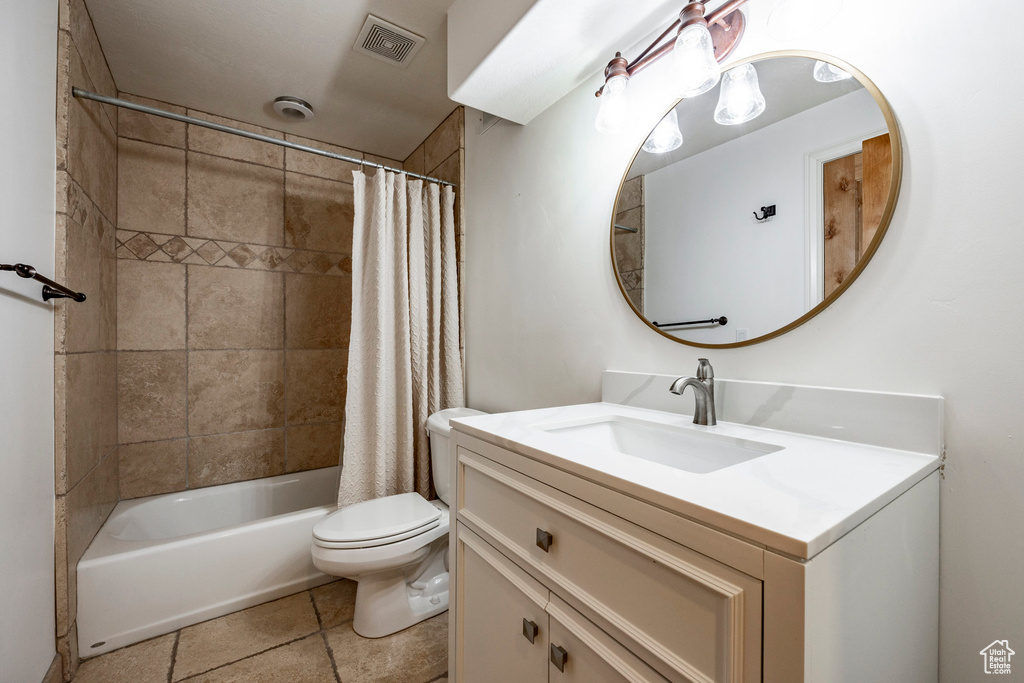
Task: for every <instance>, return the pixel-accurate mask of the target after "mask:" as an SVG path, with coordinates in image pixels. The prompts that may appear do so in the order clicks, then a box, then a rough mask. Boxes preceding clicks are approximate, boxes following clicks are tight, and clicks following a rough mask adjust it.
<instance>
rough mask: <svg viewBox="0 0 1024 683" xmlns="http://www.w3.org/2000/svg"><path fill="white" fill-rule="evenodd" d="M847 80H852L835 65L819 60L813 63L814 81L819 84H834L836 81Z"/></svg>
mask: <svg viewBox="0 0 1024 683" xmlns="http://www.w3.org/2000/svg"><path fill="white" fill-rule="evenodd" d="M847 78H853V75H852V74H851V73H850V72H849V71H845V70H843V69H840V68H839V67H838V66H836V65H835V64H829V63H828V62H823V61H821V60H820V59H819V60H818V61H816V62H814V80H816V81H818V82H820V83H835V82H836V81H845V80H846V79H847Z"/></svg>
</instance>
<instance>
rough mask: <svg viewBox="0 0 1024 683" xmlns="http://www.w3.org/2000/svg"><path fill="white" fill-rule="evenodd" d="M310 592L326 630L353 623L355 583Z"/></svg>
mask: <svg viewBox="0 0 1024 683" xmlns="http://www.w3.org/2000/svg"><path fill="white" fill-rule="evenodd" d="M289 438H290V437H289ZM310 592H311V593H312V595H313V602H314V603H315V604H316V611H317V612H318V613H319V614H320V622H321V623H322V624H323V625H324V628H333V627H335V626H340V625H341V624H344V623H347V622H350V621H352V617H353V616H354V615H355V611H356V582H355V581H352V580H350V579H342V580H341V581H334V582H332V583H329V584H327V585H325V586H317V587H316V588H314V589H313V590H312V591H310Z"/></svg>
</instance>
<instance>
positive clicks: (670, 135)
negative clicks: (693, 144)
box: [644, 109, 683, 154]
mask: <svg viewBox="0 0 1024 683" xmlns="http://www.w3.org/2000/svg"><path fill="white" fill-rule="evenodd" d="M682 144H683V134H682V133H681V132H679V117H678V116H676V110H675V109H672V110H671V111H669V113H668V114H665V118H663V119H662V120H661V122H660V123H658V125H657V126H655V127H654V130H653V131H651V134H650V135H649V136H647V140H646V141H645V142H644V151H645V152H650V153H651V154H664V153H665V152H671V151H672V150H674V149H678V148H679V146H680V145H682Z"/></svg>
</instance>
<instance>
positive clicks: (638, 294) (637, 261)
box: [615, 176, 644, 313]
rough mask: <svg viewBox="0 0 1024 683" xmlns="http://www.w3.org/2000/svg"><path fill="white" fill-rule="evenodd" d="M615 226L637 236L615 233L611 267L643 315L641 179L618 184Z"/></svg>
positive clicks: (642, 180) (642, 181)
mask: <svg viewBox="0 0 1024 683" xmlns="http://www.w3.org/2000/svg"><path fill="white" fill-rule="evenodd" d="M615 223H616V224H617V225H624V226H626V227H628V228H636V230H637V232H629V231H627V230H615V265H616V266H617V267H618V270H619V277H620V278H621V279H622V286H623V288H624V289H625V290H626V296H628V297H629V300H630V301H632V302H633V305H634V306H636V308H637V310H638V311H640V312H641V313H643V312H644V177H643V176H637V177H636V178H633V179H631V180H627V181H626V182H625V183H623V184H622V191H621V192H620V193H619V200H618V204H617V205H616V206H615Z"/></svg>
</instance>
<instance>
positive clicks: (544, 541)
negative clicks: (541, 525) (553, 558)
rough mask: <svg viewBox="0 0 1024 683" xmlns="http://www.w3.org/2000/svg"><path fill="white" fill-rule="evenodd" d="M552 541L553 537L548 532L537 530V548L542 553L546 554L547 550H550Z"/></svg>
mask: <svg viewBox="0 0 1024 683" xmlns="http://www.w3.org/2000/svg"><path fill="white" fill-rule="evenodd" d="M554 540H555V539H554V537H553V536H552V535H551V534H549V533H548V532H546V531H544V530H543V529H537V547H538V548H540V549H541V550H543V551H544V552H548V549H549V548H551V543H552V541H554Z"/></svg>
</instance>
